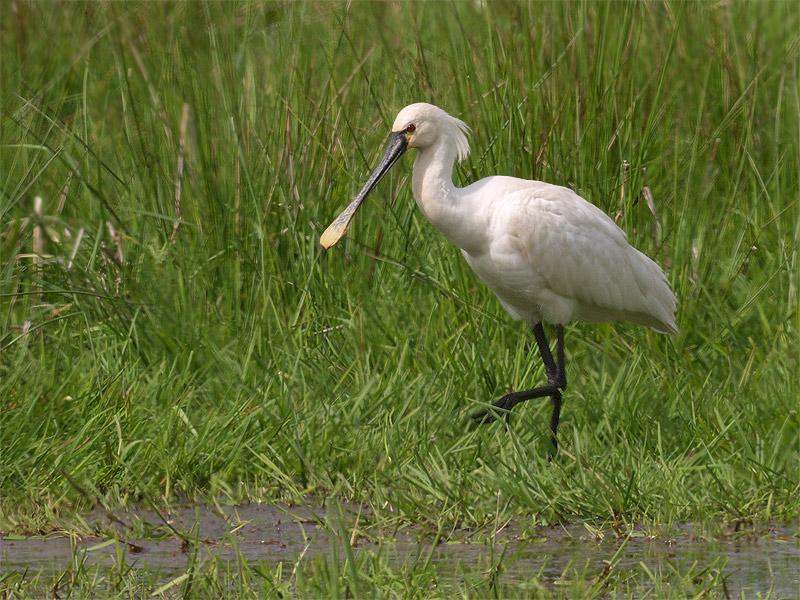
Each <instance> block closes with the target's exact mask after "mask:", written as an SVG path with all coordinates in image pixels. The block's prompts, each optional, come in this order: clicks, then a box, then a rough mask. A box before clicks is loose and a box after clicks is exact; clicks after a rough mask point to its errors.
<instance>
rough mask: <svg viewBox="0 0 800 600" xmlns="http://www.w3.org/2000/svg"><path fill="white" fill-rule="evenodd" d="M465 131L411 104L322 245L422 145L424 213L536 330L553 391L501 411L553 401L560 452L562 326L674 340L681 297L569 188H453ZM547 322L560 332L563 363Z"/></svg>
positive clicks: (507, 401) (490, 180)
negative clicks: (635, 327) (619, 324)
mask: <svg viewBox="0 0 800 600" xmlns="http://www.w3.org/2000/svg"><path fill="white" fill-rule="evenodd" d="M468 131H469V128H468V127H467V126H466V125H465V124H464V122H463V121H460V120H459V119H456V118H455V117H452V116H450V115H449V114H447V113H446V112H445V111H443V110H442V109H440V108H438V107H436V106H433V105H432V104H425V103H418V104H411V105H409V106H406V107H405V108H404V109H403V110H401V111H400V112H399V113H398V115H397V118H396V119H395V122H394V125H393V127H392V134H391V136H390V138H389V145H388V147H387V150H386V154H385V156H384V158H383V160H382V161H381V163H380V165H378V167H377V168H376V169H375V171H374V172H373V174H372V175H371V176H370V178H369V180H368V181H367V183H366V184H365V185H364V187H363V189H362V190H361V192H360V193H359V194H358V196H357V197H356V198H355V199H354V200H353V202H352V203H351V204H350V205H349V206H348V207H347V208H346V209H345V210H344V211H343V212H342V213H341V214H340V215H339V216H338V217H337V218H336V219H335V220H334V222H333V223H331V225H330V226H329V227H328V229H327V230H326V231H325V232H324V233H323V235H322V237H321V238H320V242H321V243H322V245H323V246H324V247H326V248H329V247H330V246H332V245H333V244H335V243H336V242H337V241H338V240H339V239H340V238H341V237H342V236H343V235H344V233H345V231H346V230H347V227H348V225H349V223H350V221H351V220H352V218H353V216H354V215H355V213H356V211H357V210H358V208H359V207H360V206H361V204H362V202H363V201H364V199H365V198H366V197H367V194H369V192H370V190H372V188H373V187H375V185H376V184H377V183H378V182H379V181H380V179H381V178H382V177H383V176H384V175H385V174H386V172H387V171H388V170H389V169H390V168H391V167H392V165H393V164H394V163H395V162H397V160H398V159H399V158H400V156H401V155H402V154H403V152H405V151H406V149H407V148H416V149H417V150H418V151H419V152H418V154H417V157H416V160H415V162H414V174H413V178H412V188H413V192H414V199H415V200H416V202H417V205H418V206H419V208H420V210H421V211H422V213H423V214H424V215H425V217H426V218H427V219H428V220H429V221H430V222H431V223H432V224H433V225H434V226H435V227H436V228H437V229H438V230H439V231H441V232H442V233H443V234H444V235H445V236H446V237H447V239H449V240H450V241H451V242H452V243H453V244H455V245H456V246H458V247H459V248H460V249H461V252H462V254H463V255H464V258H465V259H466V261H467V263H468V264H469V266H470V267H471V268H472V270H473V271H474V272H475V273H476V274H477V276H478V277H479V278H480V279H481V281H483V282H484V283H485V284H486V285H487V286H489V288H490V289H491V290H492V291H493V292H494V293H495V294H496V295H497V297H498V299H499V300H500V302H501V303H502V305H503V307H504V308H505V309H506V311H508V313H509V314H510V315H511V316H512V317H513V318H515V319H518V320H524V321H527V322H528V323H529V324H530V325H531V327H532V329H533V332H534V334H535V336H536V341H537V344H538V346H539V350H540V352H541V354H542V359H543V361H544V364H545V369H546V371H547V379H548V385H546V386H541V387H538V388H533V389H530V390H525V391H521V392H511V393H509V394H506V395H505V396H503V397H502V398H501V399H500V400H499V401H497V402H496V403H495V404H494V406H495V407H496V408H499V409H503V410H510V409H511V408H512V407H513V406H515V405H516V404H518V403H519V402H522V401H524V400H528V399H530V398H539V397H544V396H549V397H550V398H551V399H552V401H553V415H552V417H551V421H550V427H551V435H552V440H553V444H554V445H556V431H557V428H558V422H559V414H560V410H561V393H562V391H563V390H564V389H566V385H567V381H566V369H565V360H564V347H563V341H564V340H563V337H564V329H563V327H564V325H566V324H567V323H569V322H570V321H573V320H583V321H593V322H602V321H619V320H622V321H630V322H633V323H637V324H640V325H646V326H648V327H651V328H653V329H655V330H656V331H659V332H662V333H670V334H677V333H678V326H677V324H676V323H675V308H676V301H675V296H674V294H673V293H672V290H671V289H670V286H669V283H668V282H667V279H666V277H665V276H664V273H663V272H662V271H661V269H660V268H659V267H658V265H656V263H654V262H653V261H652V260H651V259H650V258H648V257H647V256H645V255H644V254H642V253H641V252H639V251H638V250H637V249H636V248H634V247H633V246H631V245H630V244H628V240H627V238H626V236H625V233H624V232H623V231H622V230H621V229H620V228H619V227H617V225H616V224H615V223H614V221H612V220H611V219H610V218H609V217H608V215H606V214H605V213H604V212H603V211H602V210H600V209H599V208H597V207H596V206H594V205H593V204H590V203H589V202H587V201H586V200H584V199H583V198H581V197H580V196H578V195H577V194H576V193H575V192H573V191H572V190H570V189H567V188H564V187H560V186H557V185H551V184H549V183H544V182H541V181H531V180H526V179H517V178H515V177H502V176H498V177H486V178H485V179H481V180H480V181H477V182H475V183H473V184H472V185H468V186H467V187H464V188H457V187H456V186H455V185H453V179H452V173H453V165H454V163H455V161H456V160H463V159H464V158H466V157H467V155H468V154H469V143H468V142H467V135H466V134H467V132H468ZM542 321H545V322H548V323H552V324H554V325H555V326H556V333H557V352H556V358H554V357H553V355H552V353H551V351H550V346H549V343H548V342H547V338H546V335H545V332H544V329H543V327H542ZM474 417H475V418H478V419H480V420H482V421H485V420H490V419H491V418H492V413H491V411H490V410H482V411H480V412H479V413H477V414H476V415H474ZM556 447H557V446H556Z"/></svg>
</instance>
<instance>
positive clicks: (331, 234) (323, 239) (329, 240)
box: [319, 223, 347, 250]
mask: <svg viewBox="0 0 800 600" xmlns="http://www.w3.org/2000/svg"><path fill="white" fill-rule="evenodd" d="M346 230H347V228H346V227H344V228H343V227H340V226H339V224H338V223H331V225H330V226H329V227H328V228H327V229H326V230H325V232H324V233H323V234H322V235H321V236H320V238H319V243H320V245H321V246H322V247H323V248H325V250H327V249H328V248H330V247H331V246H333V245H334V244H335V243H336V242H338V241H339V240H340V239H342V236H344V233H345V231H346Z"/></svg>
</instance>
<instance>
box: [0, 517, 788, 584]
mask: <svg viewBox="0 0 800 600" xmlns="http://www.w3.org/2000/svg"><path fill="white" fill-rule="evenodd" d="M370 516H371V515H369V513H368V512H365V511H364V510H362V509H359V508H358V507H352V506H350V507H346V508H345V509H344V510H342V509H338V508H337V509H336V510H334V511H329V512H327V513H326V511H325V510H314V509H309V508H296V507H291V508H290V507H286V506H269V505H258V504H252V505H243V506H238V507H222V508H215V509H210V508H208V507H191V508H181V509H176V510H174V511H172V512H170V513H168V514H166V515H159V514H156V513H154V512H149V511H133V512H127V513H117V514H115V515H113V516H111V517H109V515H106V514H103V513H95V514H92V515H89V516H88V518H87V523H88V524H89V525H90V526H93V527H95V529H96V530H97V531H104V532H106V534H107V535H106V537H99V536H98V537H81V538H77V537H72V538H71V537H68V536H64V535H53V536H46V537H28V538H24V539H19V538H18V537H14V536H3V535H2V534H0V576H2V574H3V573H4V572H7V571H9V570H28V571H29V572H30V571H45V572H47V571H53V572H54V571H58V570H61V569H64V568H65V567H66V566H67V565H69V564H70V563H72V561H73V559H74V557H75V555H76V554H77V555H78V556H79V557H80V558H81V559H82V558H83V557H85V560H86V564H87V565H98V566H101V567H102V566H109V567H110V566H111V565H113V564H114V563H115V562H116V561H117V555H118V553H120V552H121V553H122V554H123V555H124V557H125V560H126V562H127V563H128V564H129V565H134V566H135V567H136V568H141V569H147V570H149V571H153V572H157V573H159V574H160V575H163V576H164V577H169V576H170V575H174V574H178V573H181V572H183V571H184V569H185V567H186V565H187V563H188V562H189V560H190V553H191V552H192V550H190V549H191V548H196V549H198V550H199V555H198V559H199V560H203V559H207V558H211V557H216V558H217V559H218V560H220V561H222V562H225V561H235V560H237V556H239V555H240V554H241V555H243V556H244V557H246V558H247V560H248V561H250V562H262V563H264V562H265V563H268V564H277V563H278V562H280V561H284V562H288V563H290V564H291V563H294V562H295V561H297V560H298V559H301V560H307V559H309V558H312V557H315V556H320V555H323V554H327V553H331V552H333V551H335V549H336V548H340V547H341V540H340V539H339V538H338V537H337V536H338V535H339V534H340V533H341V534H342V535H346V536H348V540H349V541H351V543H352V545H353V547H354V549H355V551H356V552H359V551H363V550H365V549H367V550H369V549H371V550H373V551H377V550H378V549H381V552H382V553H383V554H384V555H385V556H388V557H389V558H390V560H391V561H396V562H397V564H401V563H403V562H404V561H413V560H414V559H416V558H417V557H423V559H425V558H427V557H428V555H429V554H430V555H431V558H432V562H433V563H434V564H436V565H437V567H438V570H439V573H440V574H445V575H446V574H447V573H452V574H453V576H458V574H459V573H461V572H462V570H473V569H475V568H476V567H477V568H489V567H490V566H491V565H492V562H493V561H495V562H496V561H497V560H498V558H499V556H500V555H501V554H502V555H503V571H502V572H503V580H504V581H506V582H507V583H508V582H511V581H514V580H523V579H529V578H530V577H532V576H534V575H536V574H537V573H539V574H540V575H539V577H540V578H543V579H544V580H546V581H547V580H549V581H553V582H554V581H556V580H558V579H559V578H560V577H562V576H563V574H564V573H565V571H567V572H570V571H577V572H585V573H588V574H590V576H595V575H597V574H599V573H600V572H602V571H603V569H604V568H605V565H606V562H605V561H611V560H612V559H614V560H615V561H616V562H615V567H614V568H615V569H616V570H618V571H619V570H621V571H625V570H629V569H630V570H632V569H637V570H639V569H640V568H641V567H640V565H641V564H644V565H645V566H646V567H647V568H648V569H649V570H650V571H651V572H653V573H656V574H658V573H664V574H666V573H670V572H673V570H674V569H675V568H677V569H678V570H680V571H681V572H685V570H686V569H687V568H689V567H690V566H691V565H693V564H696V565H697V568H696V571H697V572H699V571H700V570H702V569H703V568H704V567H706V566H709V565H713V566H714V567H715V568H722V569H723V572H724V574H725V577H726V587H727V590H728V593H729V594H731V595H740V594H741V593H742V592H744V593H745V594H746V595H747V596H751V595H755V594H756V593H758V592H761V593H766V592H767V591H769V590H772V592H773V594H774V596H775V597H777V598H796V597H800V539H799V538H798V531H797V529H796V528H791V527H777V526H775V527H771V528H769V529H765V530H761V531H759V532H758V535H750V536H743V535H739V534H733V535H730V536H728V537H726V538H723V539H717V540H708V539H703V538H702V537H698V536H697V535H696V533H695V531H696V530H695V528H693V527H691V526H684V527H681V528H678V529H675V530H673V531H672V532H671V533H670V535H669V536H668V537H659V538H650V537H647V536H645V535H644V534H641V533H639V534H636V535H635V536H632V537H628V538H627V539H625V538H623V539H621V538H618V537H617V536H614V535H613V534H612V535H610V536H609V535H606V536H604V538H603V539H598V537H597V536H596V535H592V534H590V533H589V530H588V529H587V528H584V527H583V526H579V525H578V526H570V527H554V528H545V529H539V530H537V531H536V532H535V534H534V535H531V533H530V532H526V533H524V534H523V532H522V530H521V529H519V528H518V527H517V526H515V525H514V524H509V525H507V526H506V527H504V528H503V529H501V530H500V531H499V532H498V533H496V534H495V535H494V536H492V537H491V538H490V539H487V538H486V535H485V534H483V535H481V536H480V541H477V540H478V539H479V537H478V536H477V535H471V534H470V532H464V531H460V532H456V533H455V534H453V535H452V536H451V537H450V539H448V541H446V542H444V543H434V540H433V539H432V538H431V536H430V534H424V533H423V532H422V530H415V529H413V528H406V529H404V530H402V531H401V532H391V531H387V530H385V529H384V530H378V531H376V530H375V528H374V527H369V526H368V523H369V521H370V520H371V519H370ZM354 530H355V531H357V532H358V535H356V536H353V531H354ZM115 539H116V540H117V541H115ZM187 540H188V541H187ZM339 555H340V556H342V554H341V553H340V554H339Z"/></svg>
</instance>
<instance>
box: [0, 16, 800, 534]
mask: <svg viewBox="0 0 800 600" xmlns="http://www.w3.org/2000/svg"><path fill="white" fill-rule="evenodd" d="M2 11H3V16H2V19H0V30H2V35H0V44H1V45H2V46H1V47H0V56H1V57H2V59H1V60H2V62H1V63H0V73H1V75H2V79H1V82H2V89H1V90H0V253H2V263H1V264H2V271H0V309H1V310H0V319H2V321H1V322H0V448H1V449H2V451H0V530H4V531H18V532H26V531H31V530H50V529H52V528H54V527H57V526H59V524H61V523H63V522H64V519H66V518H68V517H67V515H69V514H70V513H71V512H72V511H75V510H78V511H80V510H84V509H86V508H88V507H90V506H91V505H92V504H93V503H95V502H101V503H103V504H105V505H106V506H108V507H112V508H113V507H115V506H119V505H122V504H128V503H136V502H154V503H161V502H170V501H175V499H177V498H187V497H188V498H210V497H214V498H218V499H220V500H222V501H243V500H264V501H274V500H278V499H281V500H285V501H294V502H300V501H302V499H303V498H304V497H305V496H306V495H309V494H311V495H314V496H317V497H330V496H333V497H337V498H344V499H348V500H352V501H356V502H361V503H366V504H369V505H370V506H372V507H373V509H374V510H375V514H376V515H377V517H376V518H379V519H381V518H385V519H387V520H391V521H392V522H396V523H398V524H405V523H422V524H425V525H426V526H430V528H431V530H432V531H434V532H435V531H446V530H448V529H451V528H453V527H456V526H468V527H485V528H491V527H493V526H494V525H495V524H496V523H499V522H502V521H504V520H505V519H507V518H510V517H518V518H521V519H523V520H524V521H525V522H526V523H528V524H530V525H539V524H552V523H560V522H575V521H588V522H590V523H594V524H597V525H601V526H603V525H608V524H614V525H615V526H623V527H626V526H629V525H630V524H633V523H644V524H646V525H647V526H661V525H664V526H668V525H670V524H672V523H677V522H682V521H688V520H691V521H707V522H717V523H722V524H734V523H739V522H748V521H755V522H766V521H769V520H780V521H785V520H789V519H794V518H796V517H797V516H798V513H799V512H800V511H798V508H800V501H799V500H798V499H799V498H800V483H799V481H800V478H798V460H799V459H800V450H799V449H798V433H799V430H800V427H799V425H800V416H798V398H800V337H799V334H798V331H800V308H798V283H799V282H800V281H799V279H800V278H799V277H798V272H799V271H800V264H798V262H799V261H798V248H800V203H799V202H798V199H799V198H800V179H799V176H798V173H800V152H799V151H798V148H799V147H800V144H799V143H798V142H799V141H800V140H799V138H800V85H799V84H800V81H798V79H799V78H800V59H799V58H798V57H799V56H800V37H798V35H797V33H796V32H797V31H800V13H799V12H798V11H797V10H796V7H794V6H793V5H792V4H790V3H786V4H780V3H769V4H768V3H756V4H740V3H730V4H726V5H716V4H714V5H711V4H691V3H690V4H681V3H668V4H661V3H651V4H638V5H633V4H593V3H592V4H589V3H563V4H562V3H555V4H544V3H541V4H531V5H516V4H510V3H494V2H492V3H488V4H487V5H486V6H484V7H482V6H481V4H480V3H458V4H444V3H437V4H419V5H405V4H402V5H394V4H391V5H384V4H352V5H350V6H349V7H348V6H346V5H341V4H328V3H322V4H314V3H307V4H285V5H284V4H247V3H205V4H203V3H185V4H155V3H142V4H125V3H107V4H85V5H83V4H57V5H55V4H43V3H32V4H22V3H16V2H15V3H13V4H11V5H9V4H5V5H3V6H2ZM420 100H422V101H431V102H434V103H436V104H438V105H440V106H442V107H443V108H445V109H446V110H448V111H450V112H452V113H453V114H456V115H458V116H460V117H461V118H463V119H464V120H465V121H466V122H467V123H468V124H469V125H471V127H472V129H473V133H472V137H471V144H472V150H473V152H472V155H471V157H470V158H469V159H468V160H467V161H466V162H464V163H462V164H461V165H460V166H459V168H458V172H457V174H456V181H457V182H459V183H461V184H464V183H466V182H470V181H473V180H474V179H476V178H478V177H482V176H484V175H489V174H496V173H502V174H508V175H516V176H520V177H527V178H536V179H544V180H547V181H551V182H553V183H558V184H562V185H567V186H570V187H572V188H574V189H576V190H577V191H578V192H579V193H581V194H582V195H583V196H584V197H586V198H587V199H589V200H590V201H592V202H594V203H595V204H597V205H598V206H600V207H601V208H602V209H603V210H605V211H606V212H608V213H609V214H611V215H615V216H617V218H618V219H619V222H620V225H621V226H622V227H623V228H624V229H625V230H626V232H627V233H628V236H629V239H630V240H631V241H632V243H634V244H635V245H636V246H637V247H639V248H640V249H641V250H643V251H645V252H646V253H648V254H650V255H651V256H653V257H654V258H655V259H656V260H657V261H658V262H659V263H660V264H662V265H663V266H664V267H665V269H666V271H667V273H668V277H669V279H670V281H671V283H672V285H673V287H674V289H675V292H676V295H677V297H678V299H679V302H680V306H679V316H678V323H679V326H680V327H681V329H682V332H683V333H682V335H681V336H680V337H677V338H675V339H668V338H666V337H663V336H659V335H657V334H655V333H652V332H649V331H645V330H643V329H640V328H635V327H631V326H608V325H604V326H585V325H574V326H572V327H570V328H569V330H568V333H567V348H568V361H569V363H568V364H569V365H570V366H571V370H570V372H569V376H570V388H569V390H568V391H567V393H566V395H565V405H564V412H563V416H562V425H561V427H562V429H561V446H562V447H561V452H560V455H559V457H558V460H556V461H554V462H552V463H548V462H547V459H546V448H547V436H546V432H547V417H548V407H547V406H546V405H545V404H538V405H537V404H530V405H527V406H522V407H520V409H518V410H517V413H518V414H515V415H514V416H513V417H512V419H511V427H510V428H505V427H503V426H502V425H495V426H491V427H485V428H482V429H477V430H471V429H470V428H468V427H467V426H466V417H467V415H468V414H469V413H470V412H471V411H473V410H474V409H476V408H477V407H479V406H480V403H483V402H486V401H489V400H491V399H493V398H496V397H498V396H499V395H501V394H503V393H505V392H506V391H507V390H508V389H510V388H515V389H520V388H522V387H525V386H528V385H530V384H531V383H533V382H536V381H539V380H542V379H543V377H544V374H543V372H542V370H541V369H540V368H539V366H538V358H537V357H536V356H535V353H534V351H533V349H532V348H531V346H530V345H529V340H528V337H529V336H528V334H527V333H526V332H525V331H524V328H522V327H521V326H518V325H517V324H514V323H513V322H511V321H510V319H509V318H508V317H507V316H506V315H505V314H504V313H503V311H502V309H501V308H500V306H499V305H498V303H497V302H496V300H495V299H494V298H493V296H492V295H491V293H489V292H488V291H487V290H486V289H484V288H483V287H482V286H481V285H480V284H479V283H478V282H477V281H476V279H475V278H474V277H473V276H472V275H471V273H470V272H469V270H468V268H467V267H466V265H465V264H464V263H463V261H462V259H461V258H460V256H459V255H458V253H457V251H456V250H455V249H453V248H451V247H450V246H449V245H448V244H447V243H446V241H445V240H443V239H442V238H441V237H440V236H439V235H438V234H437V233H436V232H435V231H434V230H433V229H432V228H431V227H430V226H429V225H428V224H427V222H426V221H425V220H424V218H423V217H422V215H420V214H419V213H418V212H417V211H416V209H415V207H414V203H413V200H412V198H411V192H410V186H409V181H408V179H409V174H410V167H411V159H410V158H406V159H404V160H403V163H402V165H401V166H400V167H399V168H396V169H395V173H394V175H393V176H391V177H389V178H387V179H386V180H385V181H384V182H383V183H381V185H380V187H379V188H378V190H376V192H375V193H374V196H373V197H372V198H370V201H369V206H368V208H367V209H365V210H364V211H363V212H362V214H360V215H359V216H358V218H357V220H356V223H355V225H354V227H353V228H352V230H351V232H350V233H349V235H348V238H347V239H346V240H345V242H344V243H343V244H342V245H340V246H337V247H336V248H335V249H333V250H332V251H331V252H329V253H327V254H325V253H324V252H322V251H321V249H320V248H319V246H318V243H317V239H318V236H319V234H320V233H321V232H322V230H323V229H324V228H325V226H326V225H327V223H328V222H329V220H330V219H331V218H332V217H333V216H334V215H335V214H337V212H338V210H339V209H341V208H342V207H343V206H344V205H345V203H346V202H347V201H348V200H349V198H350V197H351V196H352V195H353V194H354V193H355V191H356V190H357V188H358V187H359V184H360V183H361V181H362V179H363V177H364V176H365V175H366V174H367V173H368V171H369V167H371V166H372V165H373V164H374V163H375V161H376V159H377V157H378V156H379V153H380V151H381V150H382V147H383V144H384V140H385V136H386V134H387V132H388V129H389V127H390V125H391V122H392V120H393V118H394V114H395V113H396V111H397V110H398V109H399V108H401V107H402V106H404V105H405V104H408V103H410V102H413V101H420ZM644 188H647V189H648V190H650V192H651V193H652V198H653V202H652V206H649V205H648V202H646V201H645V197H646V196H645V194H644V192H643V190H644ZM37 197H39V198H40V199H41V200H40V201H37V200H36V198H37Z"/></svg>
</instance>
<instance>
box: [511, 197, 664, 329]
mask: <svg viewBox="0 0 800 600" xmlns="http://www.w3.org/2000/svg"><path fill="white" fill-rule="evenodd" d="M503 205H504V207H503V208H501V209H500V216H499V217H500V219H501V220H502V221H503V225H504V226H503V227H502V229H503V230H504V231H505V234H506V236H508V237H506V239H505V240H504V241H503V242H502V248H501V249H500V251H501V252H506V253H508V251H509V249H510V248H512V249H514V251H515V253H516V255H517V256H518V257H521V258H522V260H524V262H525V263H526V264H527V268H529V269H530V275H531V281H536V282H538V284H539V285H544V286H546V287H547V288H548V289H549V291H550V292H552V293H554V294H557V295H558V296H560V297H562V298H567V299H570V300H573V301H576V302H577V303H578V304H577V308H576V310H577V314H576V315H575V316H576V318H586V319H590V320H606V319H609V320H611V319H617V318H625V319H628V320H632V321H634V322H640V323H643V324H646V325H650V326H652V327H654V328H656V329H659V330H661V331H667V332H670V333H677V326H676V325H675V319H674V313H675V307H676V302H675V296H674V295H673V293H672V291H671V289H670V287H669V284H668V282H667V280H666V277H665V276H664V273H663V272H662V271H661V269H660V268H659V267H658V265H656V264H655V263H654V262H653V261H652V260H650V258H648V257H647V256H645V255H644V254H642V253H641V252H639V251H638V250H636V249H635V248H633V247H632V246H630V245H629V244H628V241H627V237H626V235H625V232H623V231H622V230H621V229H620V228H619V227H617V225H616V224H615V223H614V221H612V220H611V218H609V217H608V215H606V214H605V213H604V212H603V211H602V210H600V209H599V208H597V207H596V206H594V205H593V204H591V203H589V202H587V201H586V200H584V199H583V198H581V197H580V196H578V195H577V194H576V193H575V192H573V191H572V190H569V189H567V188H562V187H558V186H551V185H542V186H538V187H536V188H532V189H527V190H520V191H518V192H514V193H512V194H510V195H509V196H507V197H506V199H505V200H504V201H503Z"/></svg>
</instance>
